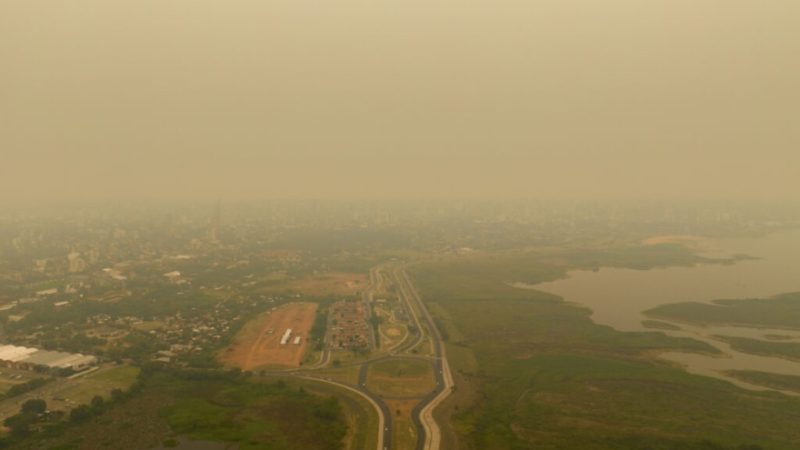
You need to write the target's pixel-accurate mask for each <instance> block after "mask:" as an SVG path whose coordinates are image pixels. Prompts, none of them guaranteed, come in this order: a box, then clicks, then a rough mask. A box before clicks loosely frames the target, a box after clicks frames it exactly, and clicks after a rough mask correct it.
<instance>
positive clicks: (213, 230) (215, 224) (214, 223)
mask: <svg viewBox="0 0 800 450" xmlns="http://www.w3.org/2000/svg"><path fill="white" fill-rule="evenodd" d="M221 203H222V202H221V201H220V200H217V204H216V206H214V214H212V216H211V223H210V227H209V230H208V238H209V239H210V240H211V242H219V229H220V226H221V222H222V204H221Z"/></svg>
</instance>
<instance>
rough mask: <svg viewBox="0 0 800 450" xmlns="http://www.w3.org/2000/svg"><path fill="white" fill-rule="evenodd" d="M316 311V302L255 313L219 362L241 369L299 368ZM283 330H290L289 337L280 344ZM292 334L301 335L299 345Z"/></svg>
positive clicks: (220, 356)
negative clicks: (285, 341) (259, 313)
mask: <svg viewBox="0 0 800 450" xmlns="http://www.w3.org/2000/svg"><path fill="white" fill-rule="evenodd" d="M316 311H317V304H316V303H289V304H286V305H283V306H280V307H278V308H276V309H275V310H273V311H268V312H266V313H263V314H261V315H259V316H258V317H256V318H255V319H253V320H251V321H250V322H248V323H247V324H245V326H244V327H243V328H242V329H241V330H240V331H239V333H237V334H236V337H235V338H234V342H233V344H232V345H231V346H230V347H228V348H227V349H225V350H223V351H222V352H220V353H219V359H220V361H221V362H222V363H223V364H224V365H225V366H227V367H238V368H240V369H242V370H254V369H257V368H259V367H269V366H282V367H299V366H300V364H301V362H302V360H303V353H304V352H305V350H306V348H307V347H308V337H309V334H310V331H311V326H312V325H313V324H314V315H315V313H316ZM287 329H291V330H292V333H291V337H290V339H289V342H288V343H286V344H284V345H281V343H280V341H281V336H282V335H283V334H284V332H285V331H286V330H287ZM296 336H300V337H301V342H300V345H296V344H295V343H294V339H295V337H296Z"/></svg>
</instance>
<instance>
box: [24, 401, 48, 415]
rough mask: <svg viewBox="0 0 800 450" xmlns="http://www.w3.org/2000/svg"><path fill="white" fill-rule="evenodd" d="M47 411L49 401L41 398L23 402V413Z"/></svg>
mask: <svg viewBox="0 0 800 450" xmlns="http://www.w3.org/2000/svg"><path fill="white" fill-rule="evenodd" d="M45 411H47V402H45V401H44V400H41V399H31V400H26V401H25V403H23V404H22V413H23V414H41V413H43V412H45Z"/></svg>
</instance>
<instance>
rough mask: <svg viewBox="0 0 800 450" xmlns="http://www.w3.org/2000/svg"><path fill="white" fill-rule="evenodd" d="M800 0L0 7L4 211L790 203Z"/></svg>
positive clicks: (0, 189) (84, 0)
mask: <svg viewBox="0 0 800 450" xmlns="http://www.w3.org/2000/svg"><path fill="white" fill-rule="evenodd" d="M798 17H800V2H797V1H796V0H773V1H767V2H753V1H750V0H725V1H712V0H677V1H676V0H670V1H666V0H651V1H646V2H643V1H641V0H608V1H596V0H574V1H563V0H558V1H555V0H552V1H551V0H544V1H530V0H509V1H489V0H478V1H473V2H464V1H455V0H443V1H439V2H427V1H426V2H423V1H418V0H412V1H403V2H396V1H387V0H378V1H369V2H368V1H355V0H330V1H323V2H314V1H308V0H279V1H275V0H269V1H255V0H246V1H244V0H243V1H236V2H218V1H210V0H202V1H200V0H191V1H189V0H175V1H169V2H164V1H161V0H139V1H135V2H109V1H107V0H79V1H72V2H55V1H29V0H9V1H4V2H2V4H0V201H2V202H16V201H39V200H47V199H51V200H52V199H107V198H191V197H197V198H208V197H214V198H216V197H226V198H227V197H230V198H268V197H408V196H410V197H415V196H428V195H431V196H444V197H447V196H456V195H457V196H481V197H486V196H541V197H562V196H563V197H582V196H587V197H590V196H611V197H630V196H666V197H676V198H689V197H734V198H755V199H759V198H797V196H798V192H800V189H798V188H799V187H800V182H798V179H800V178H799V177H798V176H800V145H799V144H800V126H799V125H800V124H798V121H800V83H799V82H798V80H800V58H798V56H797V55H799V54H800V26H798Z"/></svg>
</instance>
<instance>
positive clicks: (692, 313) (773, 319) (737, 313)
mask: <svg viewBox="0 0 800 450" xmlns="http://www.w3.org/2000/svg"><path fill="white" fill-rule="evenodd" d="M645 314H647V315H648V316H651V317H655V318H663V319H668V320H676V321H679V322H686V323H693V324H699V325H709V324H715V325H743V326H749V327H755V328H786V329H800V292H795V293H789V294H783V295H778V296H776V297H773V298H769V299H741V300H716V301H714V302H713V303H696V302H686V303H672V304H669V305H661V306H658V307H655V308H653V309H650V310H647V311H645Z"/></svg>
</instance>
